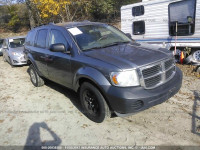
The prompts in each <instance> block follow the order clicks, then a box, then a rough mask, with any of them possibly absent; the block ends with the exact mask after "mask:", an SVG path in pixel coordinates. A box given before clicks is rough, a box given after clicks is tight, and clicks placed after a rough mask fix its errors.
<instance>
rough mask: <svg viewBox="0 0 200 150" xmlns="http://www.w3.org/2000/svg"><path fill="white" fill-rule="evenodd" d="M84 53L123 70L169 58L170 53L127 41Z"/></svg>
mask: <svg viewBox="0 0 200 150" xmlns="http://www.w3.org/2000/svg"><path fill="white" fill-rule="evenodd" d="M85 55H86V56H88V57H92V58H94V59H98V60H101V61H104V62H107V63H109V64H112V65H114V66H116V67H118V68H120V69H122V70H125V69H131V68H137V67H141V66H144V65H147V64H151V63H153V62H157V61H160V60H163V59H166V58H169V57H170V55H171V53H170V52H169V51H168V50H166V49H161V48H158V47H154V46H151V45H148V44H138V43H128V44H122V45H117V46H111V47H107V48H102V49H94V50H91V51H86V52H85ZM171 57H172V56H171Z"/></svg>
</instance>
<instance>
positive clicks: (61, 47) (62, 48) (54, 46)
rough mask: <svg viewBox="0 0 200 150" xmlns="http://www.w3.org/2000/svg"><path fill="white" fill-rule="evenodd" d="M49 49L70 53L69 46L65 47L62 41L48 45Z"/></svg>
mask: <svg viewBox="0 0 200 150" xmlns="http://www.w3.org/2000/svg"><path fill="white" fill-rule="evenodd" d="M50 51H52V52H63V53H67V54H70V50H69V46H68V47H67V48H66V46H65V45H64V44H62V43H58V44H52V45H51V46H50Z"/></svg>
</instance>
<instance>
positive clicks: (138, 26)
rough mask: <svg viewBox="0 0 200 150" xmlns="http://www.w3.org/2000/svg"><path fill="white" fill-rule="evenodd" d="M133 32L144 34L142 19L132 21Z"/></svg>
mask: <svg viewBox="0 0 200 150" xmlns="http://www.w3.org/2000/svg"><path fill="white" fill-rule="evenodd" d="M133 34H134V35H141V34H145V22H144V21H135V22H133Z"/></svg>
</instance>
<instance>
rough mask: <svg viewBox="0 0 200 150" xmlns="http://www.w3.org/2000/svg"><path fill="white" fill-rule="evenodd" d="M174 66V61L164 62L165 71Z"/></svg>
mask: <svg viewBox="0 0 200 150" xmlns="http://www.w3.org/2000/svg"><path fill="white" fill-rule="evenodd" d="M173 64H174V60H173V59H170V60H168V61H166V62H165V70H167V69H169V68H170V67H171V66H172V65H173Z"/></svg>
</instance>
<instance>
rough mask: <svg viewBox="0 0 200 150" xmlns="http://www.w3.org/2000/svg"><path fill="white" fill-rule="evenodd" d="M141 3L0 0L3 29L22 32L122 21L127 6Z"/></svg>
mask: <svg viewBox="0 0 200 150" xmlns="http://www.w3.org/2000/svg"><path fill="white" fill-rule="evenodd" d="M140 1H141V0H0V28H1V29H4V30H11V31H13V32H18V31H20V30H22V29H29V28H34V27H36V26H39V25H42V24H47V23H49V22H54V23H59V22H71V21H82V20H90V21H101V22H113V21H116V20H119V19H120V8H121V6H123V5H127V4H132V3H136V2H140Z"/></svg>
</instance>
